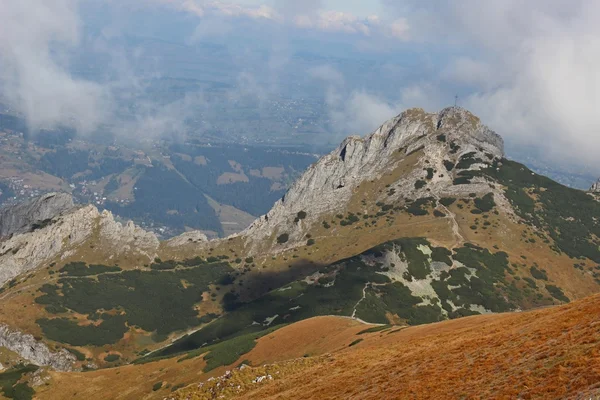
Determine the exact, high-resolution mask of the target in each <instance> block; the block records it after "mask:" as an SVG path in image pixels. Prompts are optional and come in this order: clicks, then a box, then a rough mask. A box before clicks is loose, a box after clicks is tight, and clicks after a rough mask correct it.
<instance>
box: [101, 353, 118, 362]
mask: <svg viewBox="0 0 600 400" xmlns="http://www.w3.org/2000/svg"><path fill="white" fill-rule="evenodd" d="M120 359H121V356H120V355H118V354H108V355H107V356H106V357H104V361H106V362H115V361H118V360H120Z"/></svg>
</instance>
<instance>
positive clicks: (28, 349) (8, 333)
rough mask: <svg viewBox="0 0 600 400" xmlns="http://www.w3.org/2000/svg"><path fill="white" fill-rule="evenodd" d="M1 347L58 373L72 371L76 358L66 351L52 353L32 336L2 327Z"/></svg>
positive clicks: (0, 335) (0, 333) (0, 330)
mask: <svg viewBox="0 0 600 400" xmlns="http://www.w3.org/2000/svg"><path fill="white" fill-rule="evenodd" d="M0 347H6V348H7V349H8V350H10V351H13V352H15V353H17V354H18V355H19V356H20V357H22V358H24V359H26V360H27V361H29V362H30V363H32V364H35V365H38V366H40V367H51V368H53V369H55V370H56V371H72V370H73V363H74V362H75V360H76V357H75V356H74V355H73V354H71V353H70V352H69V351H67V350H65V349H61V350H59V351H57V352H52V351H50V349H49V348H48V346H46V345H45V344H44V343H42V342H39V341H37V340H35V338H34V337H33V336H32V335H29V334H24V333H21V332H19V331H15V330H12V329H10V328H9V327H8V326H6V325H0Z"/></svg>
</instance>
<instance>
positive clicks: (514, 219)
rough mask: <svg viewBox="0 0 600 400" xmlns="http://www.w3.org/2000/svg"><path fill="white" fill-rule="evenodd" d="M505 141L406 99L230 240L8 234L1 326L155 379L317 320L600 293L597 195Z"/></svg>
mask: <svg viewBox="0 0 600 400" xmlns="http://www.w3.org/2000/svg"><path fill="white" fill-rule="evenodd" d="M502 147H503V145H502V139H501V138H500V137H499V136H498V135H496V134H495V133H493V132H492V131H490V130H489V129H488V128H486V127H485V126H484V125H483V124H482V123H481V122H480V121H479V119H477V118H476V117H475V116H473V115H472V114H470V113H469V112H468V111H466V110H463V109H460V108H449V109H445V110H443V111H441V112H440V113H426V112H424V111H423V110H418V109H417V110H408V111H406V112H404V113H402V114H401V115H399V116H398V117H396V118H394V119H392V120H391V121H389V122H387V123H385V124H384V125H383V126H382V127H381V128H379V129H378V130H377V131H376V132H374V133H373V134H371V135H369V136H367V137H366V138H365V139H360V138H349V139H347V140H346V141H344V142H343V144H342V145H341V146H340V147H339V148H338V149H337V150H336V151H334V152H332V153H331V154H330V155H328V156H325V157H324V158H322V159H321V160H320V161H318V162H317V163H316V164H314V165H313V166H312V167H311V168H310V169H309V170H308V171H307V172H306V173H305V174H304V175H303V176H302V177H301V178H300V180H299V181H298V182H297V183H296V184H295V185H294V186H293V187H292V188H291V189H290V191H289V192H288V194H287V195H286V196H285V197H284V199H282V200H281V201H279V202H277V203H276V204H275V206H274V208H273V209H272V210H271V211H270V212H269V213H268V214H267V215H266V216H263V217H261V218H259V219H258V220H257V221H255V222H254V223H253V224H252V226H251V227H250V228H248V229H247V230H246V231H245V232H243V233H241V234H237V235H233V236H230V237H228V238H226V239H221V240H213V241H207V239H206V236H205V235H203V234H202V233H200V232H189V233H186V234H184V235H181V236H179V237H176V238H174V239H172V240H169V241H166V242H160V243H159V242H158V240H157V239H156V237H155V236H154V235H152V234H150V233H146V232H144V231H143V230H141V229H139V228H137V227H135V226H134V225H133V224H127V225H125V226H123V225H121V224H119V223H117V222H115V221H114V219H113V218H112V215H111V214H110V213H108V212H103V213H100V212H99V211H98V210H97V209H96V208H94V207H91V206H87V207H79V208H76V209H74V210H73V211H71V212H68V213H66V214H64V215H61V216H59V217H57V218H55V219H53V220H51V221H50V223H49V224H47V225H46V226H43V227H40V228H39V229H36V230H34V231H33V232H27V233H24V234H21V235H15V236H14V237H12V238H11V239H9V240H8V241H4V242H2V244H1V246H2V247H1V248H3V249H4V250H3V254H2V255H0V260H1V261H3V267H2V269H1V270H0V272H2V273H5V271H11V272H10V274H8V275H6V276H5V282H6V284H5V286H4V288H3V291H4V293H2V295H1V296H0V303H1V304H2V307H0V322H3V323H5V324H7V325H9V326H10V327H11V328H12V329H16V330H19V331H21V332H24V333H31V334H33V335H34V336H35V337H36V338H37V340H39V341H42V342H44V343H46V344H47V345H48V346H49V347H50V348H51V350H57V351H58V350H60V349H64V348H66V349H68V350H69V351H71V352H72V353H73V354H76V355H77V354H78V353H79V354H80V355H79V359H78V360H77V362H75V363H74V368H83V367H86V368H93V369H95V368H102V367H112V366H116V365H123V364H128V363H131V362H132V361H134V360H136V359H137V362H144V363H146V362H150V361H153V362H150V363H149V364H143V367H142V366H141V365H140V366H138V365H135V366H129V367H130V368H131V370H132V371H135V370H136V368H140V371H145V372H144V373H146V372H147V371H149V370H152V368H151V365H152V364H154V362H159V363H163V362H164V363H172V361H173V359H174V357H176V356H177V358H180V357H185V358H189V359H190V360H193V362H191V363H190V364H189V365H191V366H190V368H196V369H198V370H200V369H205V368H207V366H208V365H210V368H213V367H215V368H219V367H220V366H224V365H228V364H229V363H230V362H233V361H235V359H237V357H234V358H235V359H233V360H232V359H231V357H233V355H242V354H245V353H247V352H248V351H250V350H252V348H253V346H254V342H255V341H260V340H261V339H260V338H261V337H263V336H264V335H268V334H269V333H271V332H272V331H273V330H277V329H279V328H281V326H282V325H284V324H289V323H294V322H297V321H301V320H303V319H308V318H311V317H314V316H326V315H339V316H345V317H349V318H350V317H355V318H359V319H362V320H365V321H368V322H372V323H379V324H395V325H399V326H406V325H418V324H428V323H433V322H437V321H442V320H444V319H454V318H459V317H463V316H468V315H473V314H476V313H482V314H485V313H490V312H494V313H496V312H504V311H518V310H525V309H530V308H534V307H539V306H547V305H552V304H561V303H565V302H569V301H571V300H575V299H579V298H583V297H585V296H589V295H592V294H594V293H598V292H600V265H599V264H600V250H599V249H600V247H599V245H600V225H599V217H600V202H599V201H598V199H597V197H595V196H594V195H592V194H590V193H585V192H582V191H578V190H573V189H569V188H566V187H564V186H562V185H559V184H557V183H556V182H553V181H552V180H550V179H547V178H545V177H542V176H539V175H537V174H534V173H533V172H531V171H530V170H528V169H527V168H526V167H524V166H522V165H520V164H518V163H516V162H513V161H510V160H507V159H505V158H504V156H503V149H502ZM15 249H16V251H15ZM11 263H12V264H11ZM16 263H20V264H16ZM14 265H17V267H18V268H13V267H11V266H14ZM7 266H9V267H11V268H8V269H7ZM19 274H20V275H19ZM17 275H18V276H17ZM0 276H4V275H0ZM232 349H233V350H232ZM230 350H232V352H229V351H230ZM224 354H225V355H227V357H224ZM159 357H166V358H170V361H168V360H164V361H156V360H157V359H158V358H159ZM211 360H212V361H211ZM172 364H173V365H174V367H173V368H175V369H178V367H177V363H172ZM148 365H150V366H148ZM155 365H161V364H155ZM186 376H187V375H186Z"/></svg>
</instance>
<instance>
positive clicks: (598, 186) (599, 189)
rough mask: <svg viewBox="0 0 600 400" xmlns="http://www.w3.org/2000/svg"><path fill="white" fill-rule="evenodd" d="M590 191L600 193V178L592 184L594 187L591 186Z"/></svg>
mask: <svg viewBox="0 0 600 400" xmlns="http://www.w3.org/2000/svg"><path fill="white" fill-rule="evenodd" d="M590 192H592V193H600V179H598V181H597V182H596V183H594V184H593V185H592V187H591V188H590Z"/></svg>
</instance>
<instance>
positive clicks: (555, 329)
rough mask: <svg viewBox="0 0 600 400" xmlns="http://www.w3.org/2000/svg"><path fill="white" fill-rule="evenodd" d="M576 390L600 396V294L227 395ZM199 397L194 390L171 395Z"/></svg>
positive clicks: (489, 318) (365, 345)
mask: <svg viewBox="0 0 600 400" xmlns="http://www.w3.org/2000/svg"><path fill="white" fill-rule="evenodd" d="M292 327H293V326H292ZM292 327H290V328H292ZM580 393H586V394H587V396H588V397H587V398H597V396H599V395H600V295H595V296H592V297H589V298H586V299H583V300H580V301H577V302H574V303H571V304H568V305H565V306H556V307H551V308H545V309H540V310H536V311H530V312H524V313H510V314H497V315H485V316H476V317H469V318H464V319H459V320H453V321H446V322H441V323H437V324H431V325H425V326H418V327H411V328H406V329H403V330H399V331H397V332H396V331H395V330H392V331H387V332H381V333H372V334H370V335H369V338H367V339H366V340H365V341H363V342H361V343H360V344H358V345H356V346H354V347H349V348H347V349H346V350H344V351H340V352H337V353H334V354H332V355H329V356H327V357H321V358H317V362H316V364H315V365H307V366H305V367H303V368H300V369H299V370H298V371H295V372H292V373H288V372H284V373H282V374H281V376H277V377H276V378H275V379H274V380H273V381H269V382H267V383H265V384H264V385H256V384H249V385H247V386H246V387H245V390H244V391H241V392H239V393H237V394H236V396H235V397H228V396H226V397H225V398H244V399H261V400H262V399H383V398H385V399H408V398H410V399H517V398H521V399H559V398H569V397H574V396H577V395H578V394H580ZM196 395H197V397H194V396H196ZM202 396H203V394H202V391H201V390H200V389H199V388H197V387H196V386H191V387H190V388H186V389H183V390H182V391H181V393H178V396H177V397H176V398H177V399H196V398H198V399H202V398H206V397H202ZM594 396H595V397H594ZM582 398H583V397H582Z"/></svg>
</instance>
